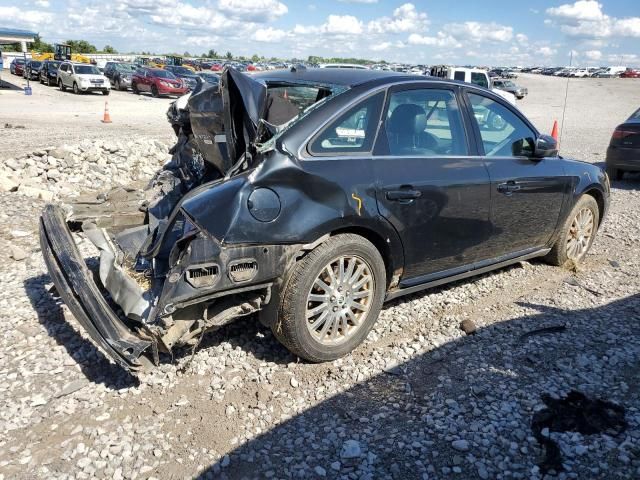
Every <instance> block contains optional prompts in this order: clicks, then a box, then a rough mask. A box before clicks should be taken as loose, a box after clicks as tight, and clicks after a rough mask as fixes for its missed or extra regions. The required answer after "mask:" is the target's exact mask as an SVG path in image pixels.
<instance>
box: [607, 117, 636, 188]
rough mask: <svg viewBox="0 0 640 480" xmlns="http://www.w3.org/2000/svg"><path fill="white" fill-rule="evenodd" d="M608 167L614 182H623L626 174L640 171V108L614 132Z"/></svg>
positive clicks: (610, 144) (608, 154)
mask: <svg viewBox="0 0 640 480" xmlns="http://www.w3.org/2000/svg"><path fill="white" fill-rule="evenodd" d="M606 166H607V173H608V174H609V177H611V178H613V179H614V180H622V176H623V175H624V172H639V171H640V108H639V109H638V110H636V111H635V112H634V113H633V114H632V115H631V116H630V117H629V118H628V119H627V120H626V121H625V122H624V123H622V124H620V125H618V126H617V127H616V129H615V130H614V131H613V135H611V141H610V142H609V148H607V157H606Z"/></svg>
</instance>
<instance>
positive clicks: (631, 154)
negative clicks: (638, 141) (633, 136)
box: [606, 146, 640, 171]
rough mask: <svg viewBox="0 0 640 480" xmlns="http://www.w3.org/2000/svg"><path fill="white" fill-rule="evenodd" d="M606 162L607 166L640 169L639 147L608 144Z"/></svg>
mask: <svg viewBox="0 0 640 480" xmlns="http://www.w3.org/2000/svg"><path fill="white" fill-rule="evenodd" d="M606 163H607V166H608V167H613V168H620V169H623V170H633V171H640V148H624V147H617V146H609V148H607V159H606Z"/></svg>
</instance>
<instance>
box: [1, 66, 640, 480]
mask: <svg viewBox="0 0 640 480" xmlns="http://www.w3.org/2000/svg"><path fill="white" fill-rule="evenodd" d="M518 81H519V82H520V83H523V84H524V85H525V86H527V87H528V88H529V92H530V94H529V97H527V98H526V99H525V100H524V101H523V102H521V103H520V106H521V108H522V110H523V111H525V113H527V114H528V115H529V116H530V118H532V120H533V121H534V123H536V124H537V125H538V126H539V127H540V128H541V129H543V130H550V129H551V124H552V122H553V119H554V118H558V119H560V117H561V110H562V108H561V105H562V101H563V99H564V87H565V81H564V80H561V79H555V78H547V77H539V76H522V77H521V78H520V79H518ZM638 86H640V82H638V81H634V80H606V79H603V80H588V79H587V80H575V81H574V80H572V81H571V84H570V90H569V102H568V105H567V111H566V120H565V127H564V136H563V138H562V139H561V140H562V153H563V154H565V155H568V156H576V157H578V158H583V159H586V160H588V161H591V162H601V161H602V160H603V159H604V154H605V149H606V145H607V143H608V139H609V136H610V134H611V130H612V129H613V128H614V127H615V125H616V124H617V123H619V122H621V121H622V120H623V119H624V118H626V117H627V116H628V115H629V113H631V111H633V110H634V109H635V108H636V107H637V106H638V105H639V104H640V89H639V88H638ZM52 93H53V92H52ZM134 98H135V97H134ZM3 100H4V99H3ZM140 102H141V103H142V101H140ZM3 107H4V106H3ZM3 107H0V108H2V111H0V117H1V119H2V121H3V122H4V121H5V120H4V119H5V117H8V116H9V115H8V114H7V111H6V110H4V108H3ZM158 115H164V112H159V113H158ZM163 120H164V118H163ZM42 121H44V120H42ZM52 121H54V120H52ZM153 121H154V122H155V121H156V120H153ZM18 122H19V120H18V119H15V118H14V119H13V120H12V123H18ZM52 128H53V127H52ZM56 128H57V127H56ZM149 135H150V136H153V135H155V131H154V130H153V129H151V131H150V132H149ZM64 142H65V143H71V142H70V141H69V140H67V139H66V138H65V139H64ZM613 187H614V188H613V196H612V204H611V210H610V214H609V216H608V218H607V219H606V222H605V224H604V225H603V227H602V228H601V230H600V233H599V236H598V238H597V240H596V242H595V244H594V247H593V250H592V253H591V254H590V255H589V256H588V258H587V261H586V262H585V263H584V265H582V266H581V267H580V268H579V269H578V270H577V271H575V272H571V271H567V270H562V269H558V268H554V267H550V266H547V265H545V264H543V263H541V262H537V261H533V262H524V263H522V264H520V265H516V266H513V267H510V268H507V269H503V270H501V271H499V272H496V273H492V274H488V275H484V276H482V277H479V278H475V279H471V280H468V281H464V282H459V283H456V284H454V285H450V286H447V287H444V288H439V289H434V290H431V291H429V292H428V293H424V294H420V295H414V296H410V297H408V298H405V299H403V300H400V301H394V302H392V303H390V304H388V305H386V307H385V309H384V310H383V312H382V315H381V317H380V320H379V321H378V323H377V324H376V327H375V329H374V330H373V331H372V333H371V334H370V335H369V337H368V339H367V341H366V343H365V344H364V345H363V346H362V347H360V348H358V349H357V350H356V351H355V352H354V353H353V354H352V355H349V356H347V357H345V358H343V359H341V360H338V361H335V362H332V363H327V364H322V365H310V364H305V363H302V362H298V361H297V359H296V358H294V357H293V356H291V355H290V354H289V353H288V352H287V351H286V350H285V349H284V348H282V347H281V346H280V345H279V344H278V343H277V342H276V340H275V339H274V338H273V336H272V335H271V333H270V331H269V330H267V329H265V328H263V327H262V326H260V324H259V323H258V322H257V321H256V320H255V319H254V318H249V319H247V320H243V321H240V322H237V323H235V324H232V325H230V326H228V327H226V328H224V329H223V330H220V331H218V332H215V333H213V334H211V335H209V336H207V337H205V339H204V341H203V345H201V348H200V349H199V350H197V351H196V353H195V355H194V356H193V357H192V355H191V352H190V351H188V350H185V351H183V352H181V353H180V354H179V355H177V357H176V360H175V364H165V365H162V366H161V367H160V368H158V369H157V370H154V371H153V372H150V373H146V374H142V375H140V376H139V377H133V376H131V375H129V374H127V373H126V372H124V371H122V370H121V369H120V368H118V367H116V366H115V365H114V364H113V363H111V362H110V361H109V360H107V359H106V358H105V357H104V356H103V355H102V353H101V352H100V351H99V350H97V349H96V348H95V347H94V346H93V344H92V343H91V342H90V341H89V340H88V337H87V336H86V335H85V334H84V332H83V331H82V330H81V329H80V328H79V326H78V324H77V323H76V322H75V320H74V319H73V318H71V316H70V315H69V313H68V311H67V309H66V307H64V306H63V305H61V304H60V303H57V302H56V301H55V300H54V299H53V298H52V296H51V295H50V293H49V292H48V288H49V287H50V285H51V282H50V279H49V277H48V275H47V273H46V269H45V268H44V263H43V260H42V258H41V255H40V252H39V251H38V246H37V238H36V235H35V232H36V229H37V220H36V219H37V215H38V213H39V210H40V209H41V208H42V206H43V203H42V202H41V201H39V200H34V199H28V198H25V197H21V196H20V195H19V194H16V193H2V194H0V225H2V226H3V228H2V229H0V307H1V308H0V311H2V312H3V313H2V314H1V315H0V325H1V326H2V327H3V332H4V333H3V334H2V335H0V378H2V379H3V380H4V381H2V382H0V432H2V435H0V480H4V479H14V478H15V479H22V478H25V479H27V478H29V479H30V478H47V479H50V478H78V479H80V478H106V477H108V478H114V479H121V478H132V479H134V478H152V477H153V478H193V477H197V476H201V477H202V478H305V479H308V478H350V479H359V478H371V479H378V478H397V479H409V478H430V479H431V478H460V479H474V478H480V479H488V478H492V479H494V478H495V479H507V478H514V479H515V478H523V479H539V478H543V477H544V476H545V475H544V466H545V463H544V462H543V460H544V453H545V449H543V447H541V444H540V442H539V440H540V439H542V441H543V442H544V443H546V444H550V442H551V441H552V442H554V444H555V445H557V446H558V447H559V450H558V452H557V453H558V456H559V458H561V460H562V462H563V467H564V470H563V471H561V472H555V471H552V472H550V473H548V474H547V475H546V476H547V477H549V478H577V479H587V478H588V479H618V478H620V479H635V478H639V477H640V448H639V445H640V378H639V377H638V373H637V372H638V369H639V368H640V336H638V334H637V331H638V327H640V297H639V296H638V293H637V292H638V290H639V287H640V279H639V278H638V275H637V272H638V268H639V266H640V265H639V264H640V255H639V254H638V251H639V250H638V246H639V245H638V239H639V238H640V223H639V222H638V220H637V216H636V215H635V210H636V209H638V208H640V193H639V191H638V188H639V187H640V178H639V177H637V176H635V177H629V178H627V179H626V180H625V181H623V182H618V183H615V184H614V185H613ZM78 240H79V241H80V242H81V249H82V250H83V251H84V252H86V253H87V254H88V255H91V254H92V250H91V248H90V247H89V245H88V243H89V242H88V241H84V240H83V239H81V238H79V239H78ZM16 247H17V248H18V249H19V250H21V251H22V253H24V256H25V258H24V259H22V260H19V261H18V260H16V259H15V258H16V257H17V258H20V257H21V255H19V253H20V252H18V255H15V253H16V252H15V248H16ZM463 320H471V321H473V322H474V323H475V325H476V326H477V328H478V330H477V333H476V334H475V335H469V336H466V335H465V334H464V333H463V332H462V331H461V330H460V328H459V325H460V323H461V322H462V321H463ZM539 329H543V330H539ZM572 390H575V391H579V392H582V393H583V394H584V395H586V396H587V397H588V398H591V399H601V400H605V401H609V402H614V403H616V404H618V405H620V406H622V407H623V408H624V410H625V422H626V429H624V431H622V432H619V431H616V429H615V425H614V423H613V422H609V424H608V425H607V424H605V425H603V426H602V428H601V429H600V430H602V432H597V433H593V432H589V431H586V430H584V429H581V428H579V425H580V423H579V419H580V415H579V414H584V412H583V411H580V410H579V409H571V408H567V409H565V411H563V412H562V413H561V414H560V415H559V416H554V413H556V412H555V411H549V412H545V407H546V405H545V402H544V399H545V398H546V397H545V396H546V395H550V396H551V397H553V398H562V397H564V396H565V395H567V394H568V393H569V392H570V391H572ZM547 402H548V403H552V402H551V401H549V400H547ZM611 411H612V409H611V408H609V409H608V410H607V412H608V413H611ZM589 412H590V416H589V417H588V418H589V419H593V418H594V417H597V415H596V414H597V411H595V413H594V410H590V411H589ZM545 413H548V415H546V416H545V417H544V418H545V421H546V422H547V423H545V424H544V425H548V426H547V427H546V428H541V429H539V430H535V429H532V421H533V420H534V418H536V419H540V418H541V417H542V416H543V415H545ZM574 414H575V415H574ZM574 416H575V417H576V422H577V424H578V425H571V422H570V420H571V419H572V418H574ZM560 420H562V421H560ZM565 430H566V431H565ZM580 431H582V432H583V433H580ZM548 450H550V447H547V451H548Z"/></svg>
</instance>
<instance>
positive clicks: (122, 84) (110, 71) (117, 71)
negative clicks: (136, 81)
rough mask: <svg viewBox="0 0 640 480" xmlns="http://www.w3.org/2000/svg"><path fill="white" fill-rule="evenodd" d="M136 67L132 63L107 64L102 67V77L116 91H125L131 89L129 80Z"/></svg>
mask: <svg viewBox="0 0 640 480" xmlns="http://www.w3.org/2000/svg"><path fill="white" fill-rule="evenodd" d="M136 70H137V67H136V66H135V65H134V64H133V63H126V62H107V63H106V64H105V66H104V76H105V77H107V78H108V79H109V82H110V83H111V85H112V86H113V87H114V88H115V89H116V90H127V89H128V88H129V87H131V79H132V78H133V74H134V73H135V72H136Z"/></svg>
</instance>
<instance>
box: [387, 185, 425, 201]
mask: <svg viewBox="0 0 640 480" xmlns="http://www.w3.org/2000/svg"><path fill="white" fill-rule="evenodd" d="M385 196H386V197H387V200H392V201H396V202H402V203H411V201H412V200H415V199H416V198H420V197H421V196H422V192H421V191H420V190H412V189H411V187H409V188H406V189H401V190H388V191H387V192H386V193H385Z"/></svg>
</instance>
